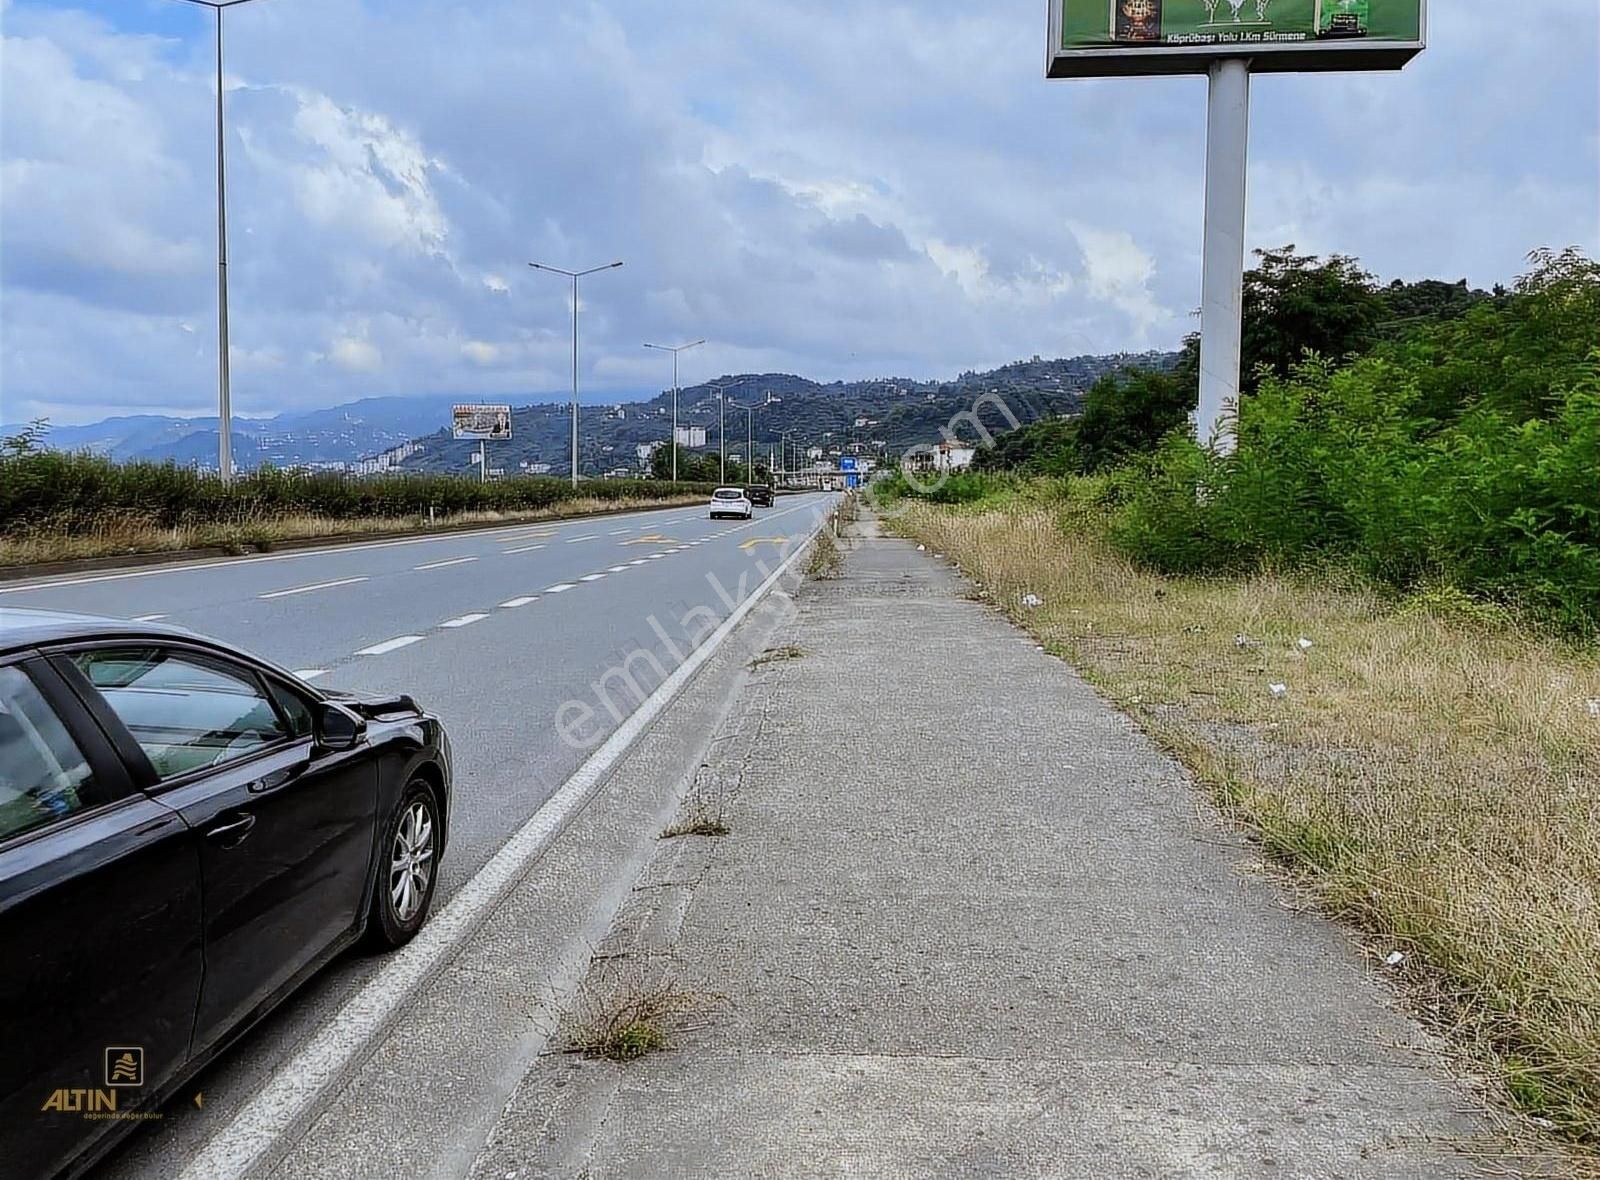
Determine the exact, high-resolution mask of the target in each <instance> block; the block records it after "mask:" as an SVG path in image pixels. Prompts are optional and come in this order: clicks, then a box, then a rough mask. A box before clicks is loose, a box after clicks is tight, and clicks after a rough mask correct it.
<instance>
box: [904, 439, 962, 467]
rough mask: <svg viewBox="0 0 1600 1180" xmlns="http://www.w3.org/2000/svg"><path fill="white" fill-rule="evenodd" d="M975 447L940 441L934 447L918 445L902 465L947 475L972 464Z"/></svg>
mask: <svg viewBox="0 0 1600 1180" xmlns="http://www.w3.org/2000/svg"><path fill="white" fill-rule="evenodd" d="M977 454H978V449H977V448H976V447H967V446H962V445H961V444H960V443H948V442H942V443H939V444H938V445H937V446H935V447H919V448H917V449H916V450H914V451H912V452H911V453H910V454H909V455H908V456H906V458H905V460H904V463H903V466H904V467H906V468H907V469H908V470H910V471H918V472H925V471H937V472H939V473H941V474H945V475H948V474H950V473H951V472H954V471H965V470H966V469H967V468H969V467H971V466H972V460H973V459H974V458H975V457H976V456H977Z"/></svg>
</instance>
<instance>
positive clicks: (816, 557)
mask: <svg viewBox="0 0 1600 1180" xmlns="http://www.w3.org/2000/svg"><path fill="white" fill-rule="evenodd" d="M842 569H844V554H842V553H840V552H839V543H838V542H837V541H835V540H834V539H833V534H832V533H830V532H829V531H828V530H827V529H823V530H822V531H821V532H820V533H818V534H817V539H816V540H815V541H813V542H811V553H810V555H809V556H808V557H807V558H806V576H807V577H810V578H837V577H838V576H839V571H840V570H842Z"/></svg>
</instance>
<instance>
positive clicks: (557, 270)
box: [528, 262, 622, 487]
mask: <svg viewBox="0 0 1600 1180" xmlns="http://www.w3.org/2000/svg"><path fill="white" fill-rule="evenodd" d="M528 265H529V266H531V267H533V269H534V270H547V271H549V272H550V273H551V274H558V275H566V276H567V278H569V279H571V280H572V486H573V487H577V486H578V280H579V279H581V278H583V276H584V275H592V274H595V273H596V272H598V271H602V270H615V269H616V268H617V267H619V266H621V265H622V263H620V262H608V263H606V264H605V265H604V266H591V267H590V268H589V269H588V270H563V269H562V268H561V267H559V266H546V265H545V264H544V263H542V262H530V263H528Z"/></svg>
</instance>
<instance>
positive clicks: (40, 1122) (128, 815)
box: [0, 658, 202, 1176]
mask: <svg viewBox="0 0 1600 1180" xmlns="http://www.w3.org/2000/svg"><path fill="white" fill-rule="evenodd" d="M200 920H201V903H200V864H199V856H198V853H197V850H196V848H195V844H194V841H193V839H192V838H191V836H190V833H189V830H188V827H187V825H186V824H185V823H184V822H183V820H182V819H181V818H180V817H179V816H178V815H177V813H175V812H174V811H172V810H171V809H170V808H167V807H164V806H162V805H161V804H160V803H158V802H156V801H154V800H152V799H150V798H149V797H147V796H146V795H144V794H143V793H141V792H139V791H137V790H135V789H134V788H133V786H132V784H131V783H130V781H129V778H128V775H127V774H126V772H125V769H124V768H123V766H122V765H121V764H120V762H119V761H118V759H117V757H116V755H115V751H114V750H113V748H112V746H111V745H110V743H109V742H108V741H107V739H106V735H105V734H104V733H103V732H101V731H100V730H99V727H98V726H97V725H96V724H95V722H94V721H93V720H92V718H91V717H90V716H89V714H88V713H87V712H86V711H85V709H84V708H83V706H82V704H81V702H80V701H79V700H78V699H77V698H76V697H75V696H74V695H73V694H72V693H71V692H70V691H69V689H68V688H67V686H66V684H64V683H63V682H62V681H61V679H60V678H59V677H58V676H57V675H56V673H55V672H54V671H53V670H52V669H51V667H50V666H49V665H48V663H47V662H45V661H44V660H43V659H39V658H28V659H22V660H16V661H13V662H11V663H9V664H8V663H3V662H0V950H3V954H0V1029H3V1032H0V1046H3V1047H4V1052H3V1053H0V1160H3V1161H4V1164H3V1165H0V1171H3V1172H4V1173H5V1174H7V1175H12V1174H15V1175H19V1176H43V1175H49V1174H52V1173H54V1172H55V1171H56V1170H57V1169H58V1168H59V1167H61V1166H62V1165H63V1164H64V1163H65V1162H66V1160H67V1158H68V1157H69V1156H71V1155H73V1154H76V1152H77V1151H78V1150H80V1149H81V1148H82V1147H84V1146H85V1145H87V1143H88V1142H89V1141H91V1140H93V1139H94V1138H96V1137H97V1135H99V1134H100V1133H103V1132H106V1131H109V1130H110V1129H111V1128H112V1126H113V1124H112V1123H111V1122H109V1121H98V1120H96V1121H91V1120H88V1119H86V1118H85V1117H84V1116H85V1113H86V1112H89V1111H91V1110H93V1109H94V1108H96V1107H98V1108H99V1109H100V1110H101V1111H104V1110H105V1109H106V1108H107V1107H108V1106H111V1107H112V1108H114V1109H117V1110H128V1109H130V1108H132V1107H134V1106H137V1105H140V1104H141V1103H142V1102H144V1101H147V1100H149V1099H151V1098H153V1097H154V1096H155V1094H156V1093H157V1091H159V1090H160V1088H161V1087H162V1086H164V1085H165V1084H166V1083H167V1082H169V1081H170V1080H171V1079H172V1078H173V1076H174V1075H175V1074H176V1073H177V1072H178V1071H179V1070H181V1069H182V1068H183V1066H184V1064H185V1062H186V1060H187V1059H188V1056H189V1039H190V1035H191V1030H192V1029H193V1025H194V1014H195V1010H196V1008H197V1006H198V1003H199V995H200V980H201V972H202V961H201V945H200ZM104 1117H105V1116H104V1115H103V1114H101V1115H100V1119H104ZM13 1169H14V1170H13Z"/></svg>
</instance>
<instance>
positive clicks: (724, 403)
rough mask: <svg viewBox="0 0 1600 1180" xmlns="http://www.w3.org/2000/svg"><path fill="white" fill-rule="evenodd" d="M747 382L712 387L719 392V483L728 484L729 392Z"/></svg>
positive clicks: (731, 382)
mask: <svg viewBox="0 0 1600 1180" xmlns="http://www.w3.org/2000/svg"><path fill="white" fill-rule="evenodd" d="M745 380H747V378H741V379H740V380H738V381H729V382H727V383H726V384H724V385H714V386H712V388H713V389H715V390H716V391H717V450H718V451H719V452H720V454H719V455H718V456H717V459H718V462H719V463H720V465H721V466H720V469H719V472H718V477H717V480H718V482H719V483H727V482H728V390H730V389H734V388H736V387H738V386H740V385H743V384H744V383H745Z"/></svg>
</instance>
